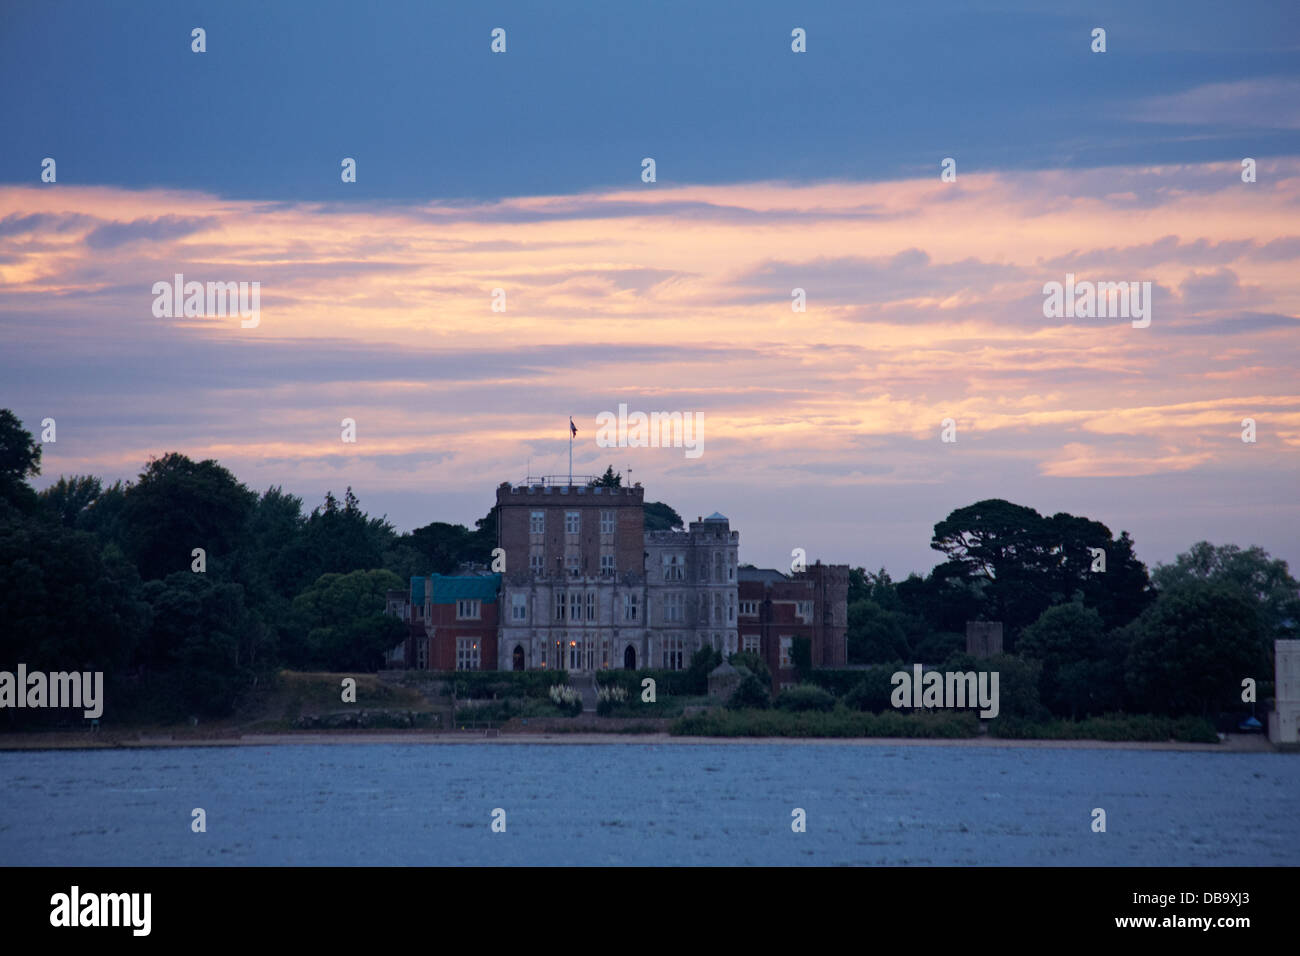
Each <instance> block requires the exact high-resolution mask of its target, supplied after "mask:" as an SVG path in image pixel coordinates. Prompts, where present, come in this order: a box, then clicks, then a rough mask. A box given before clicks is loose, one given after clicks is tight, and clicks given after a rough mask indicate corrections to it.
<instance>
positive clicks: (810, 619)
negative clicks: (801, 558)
mask: <svg viewBox="0 0 1300 956" xmlns="http://www.w3.org/2000/svg"><path fill="white" fill-rule="evenodd" d="M848 593H849V566H848V565H847V564H822V563H821V562H820V561H818V562H817V563H815V564H811V565H809V566H808V568H807V570H804V571H796V572H794V573H793V574H790V575H786V574H783V573H781V572H780V571H776V570H772V569H770V568H741V569H740V588H739V600H740V614H739V622H740V623H739V629H740V648H739V649H740V650H742V651H750V652H752V653H756V654H758V656H759V657H761V658H762V659H763V660H764V661H765V662H766V664H767V666H768V669H769V670H770V671H771V672H772V683H773V684H774V685H776V689H778V690H779V689H783V688H785V687H789V686H792V685H793V684H794V683H796V681H797V680H798V675H797V674H796V672H795V669H794V661H793V658H792V657H791V654H792V652H793V650H794V639H795V638H796V637H806V638H808V639H809V641H810V642H811V646H812V664H813V666H814V667H843V666H845V665H846V664H847V663H848V652H849V648H848V623H849V622H848Z"/></svg>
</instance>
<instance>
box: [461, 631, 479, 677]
mask: <svg viewBox="0 0 1300 956" xmlns="http://www.w3.org/2000/svg"><path fill="white" fill-rule="evenodd" d="M478 669H479V647H478V638H474V637H458V638H456V670H458V671H476V670H478Z"/></svg>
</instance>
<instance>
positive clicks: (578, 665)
mask: <svg viewBox="0 0 1300 956" xmlns="http://www.w3.org/2000/svg"><path fill="white" fill-rule="evenodd" d="M581 669H582V641H569V670H571V671H576V670H581Z"/></svg>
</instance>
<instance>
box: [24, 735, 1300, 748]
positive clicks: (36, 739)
mask: <svg viewBox="0 0 1300 956" xmlns="http://www.w3.org/2000/svg"><path fill="white" fill-rule="evenodd" d="M295 744H296V745H320V744H426V745H429V744H432V745H444V746H456V745H467V744H469V745H473V744H491V745H495V746H510V745H528V744H551V745H555V744H568V745H572V746H592V745H597V744H622V745H631V746H637V745H639V746H647V745H649V746H663V745H673V746H678V745H679V746H717V745H719V744H725V745H737V746H745V745H754V744H762V745H768V746H770V745H773V744H786V745H792V746H823V747H825V746H839V747H974V748H985V749H987V748H999V747H1010V748H1028V749H1040V750H1041V749H1051V748H1055V749H1062V750H1177V751H1194V752H1201V753H1273V752H1275V748H1274V747H1273V745H1272V744H1270V743H1269V742H1268V740H1267V739H1265V738H1264V737H1262V736H1259V735H1236V736H1229V737H1228V739H1227V740H1225V741H1222V742H1221V743H1217V744H1194V743H1179V742H1176V741H1158V742H1157V741H1108V740H1006V739H1003V738H998V737H965V738H916V737H674V736H671V735H669V734H594V733H593V734H586V733H570V734H546V733H523V734H501V735H498V736H492V737H489V736H486V735H485V734H484V733H483V732H482V731H468V732H456V731H453V732H448V733H437V732H422V731H406V732H392V731H389V732H383V731H378V732H373V733H366V732H357V731H340V732H334V733H330V732H316V731H307V732H294V733H275V734H242V735H238V736H236V735H231V736H226V737H199V736H194V737H188V736H184V735H182V736H175V735H148V734H141V735H139V736H133V737H116V736H109V735H104V736H101V735H99V734H87V733H69V734H52V733H51V734H46V733H41V734H0V751H3V750H106V749H118V748H149V747H272V746H284V745H295Z"/></svg>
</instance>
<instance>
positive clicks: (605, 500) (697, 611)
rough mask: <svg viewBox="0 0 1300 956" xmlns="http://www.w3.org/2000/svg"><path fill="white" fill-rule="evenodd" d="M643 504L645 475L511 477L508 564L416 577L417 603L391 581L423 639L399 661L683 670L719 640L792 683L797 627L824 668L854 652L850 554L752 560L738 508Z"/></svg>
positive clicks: (504, 527)
mask: <svg viewBox="0 0 1300 956" xmlns="http://www.w3.org/2000/svg"><path fill="white" fill-rule="evenodd" d="M644 506H645V493H644V490H643V489H642V487H641V485H640V484H639V483H638V484H635V485H633V486H632V487H630V488H622V487H603V486H599V485H594V484H572V483H570V482H568V481H557V480H556V479H551V478H546V479H540V478H539V479H528V480H526V481H525V482H524V483H522V484H517V485H515V484H510V483H509V482H505V483H502V484H501V485H500V486H498V488H497V534H498V546H499V548H500V549H501V552H503V555H504V569H505V570H504V571H503V572H502V573H501V574H481V575H473V576H448V575H429V576H425V577H416V578H412V579H411V590H410V593H409V595H406V596H405V600H404V599H403V595H402V592H391V593H390V594H389V595H388V612H389V613H390V614H394V615H396V616H398V617H401V618H403V619H404V620H405V621H407V624H408V628H409V629H410V637H409V638H408V639H407V640H406V641H405V642H404V644H403V645H401V646H400V647H398V648H394V650H393V652H392V653H391V654H390V655H389V659H388V666H390V667H414V668H420V669H429V670H453V669H455V670H491V669H499V670H547V669H549V670H567V671H575V672H579V673H581V672H590V671H597V670H605V669H609V668H628V669H646V668H663V669H666V670H683V669H685V668H686V667H688V666H689V665H690V661H691V656H692V655H693V654H694V653H695V652H696V651H697V650H699V649H700V648H702V647H711V648H713V649H714V650H716V651H718V652H720V653H721V654H722V655H723V656H724V657H726V656H728V655H730V654H731V653H733V652H735V651H740V650H750V651H754V652H756V653H759V654H760V655H762V656H763V658H764V659H765V660H766V661H767V663H768V666H769V669H770V670H771V671H772V674H773V680H774V683H790V682H792V681H793V680H794V671H793V664H792V662H791V660H790V652H791V648H792V642H793V639H794V638H795V637H807V638H809V640H810V641H811V644H812V654H813V664H814V666H826V667H832V666H842V665H843V664H844V663H845V661H846V660H847V648H848V645H847V633H848V631H847V609H846V600H847V595H848V567H847V566H846V565H822V564H820V563H818V564H816V565H813V566H811V567H810V568H808V570H807V571H803V572H798V573H796V574H794V575H792V576H786V575H783V574H780V573H779V572H776V571H761V572H759V571H751V570H749V569H742V568H741V567H740V566H739V563H738V562H739V548H740V534H739V532H737V531H733V530H731V523H730V521H729V520H728V519H727V517H726V516H725V515H722V514H719V513H717V512H715V513H713V514H711V515H709V516H708V517H707V518H703V517H702V518H699V519H697V520H695V521H692V522H690V524H689V526H688V527H687V528H686V530H670V531H646V530H645V512H644ZM466 602H472V603H466ZM475 615H477V616H475Z"/></svg>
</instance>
